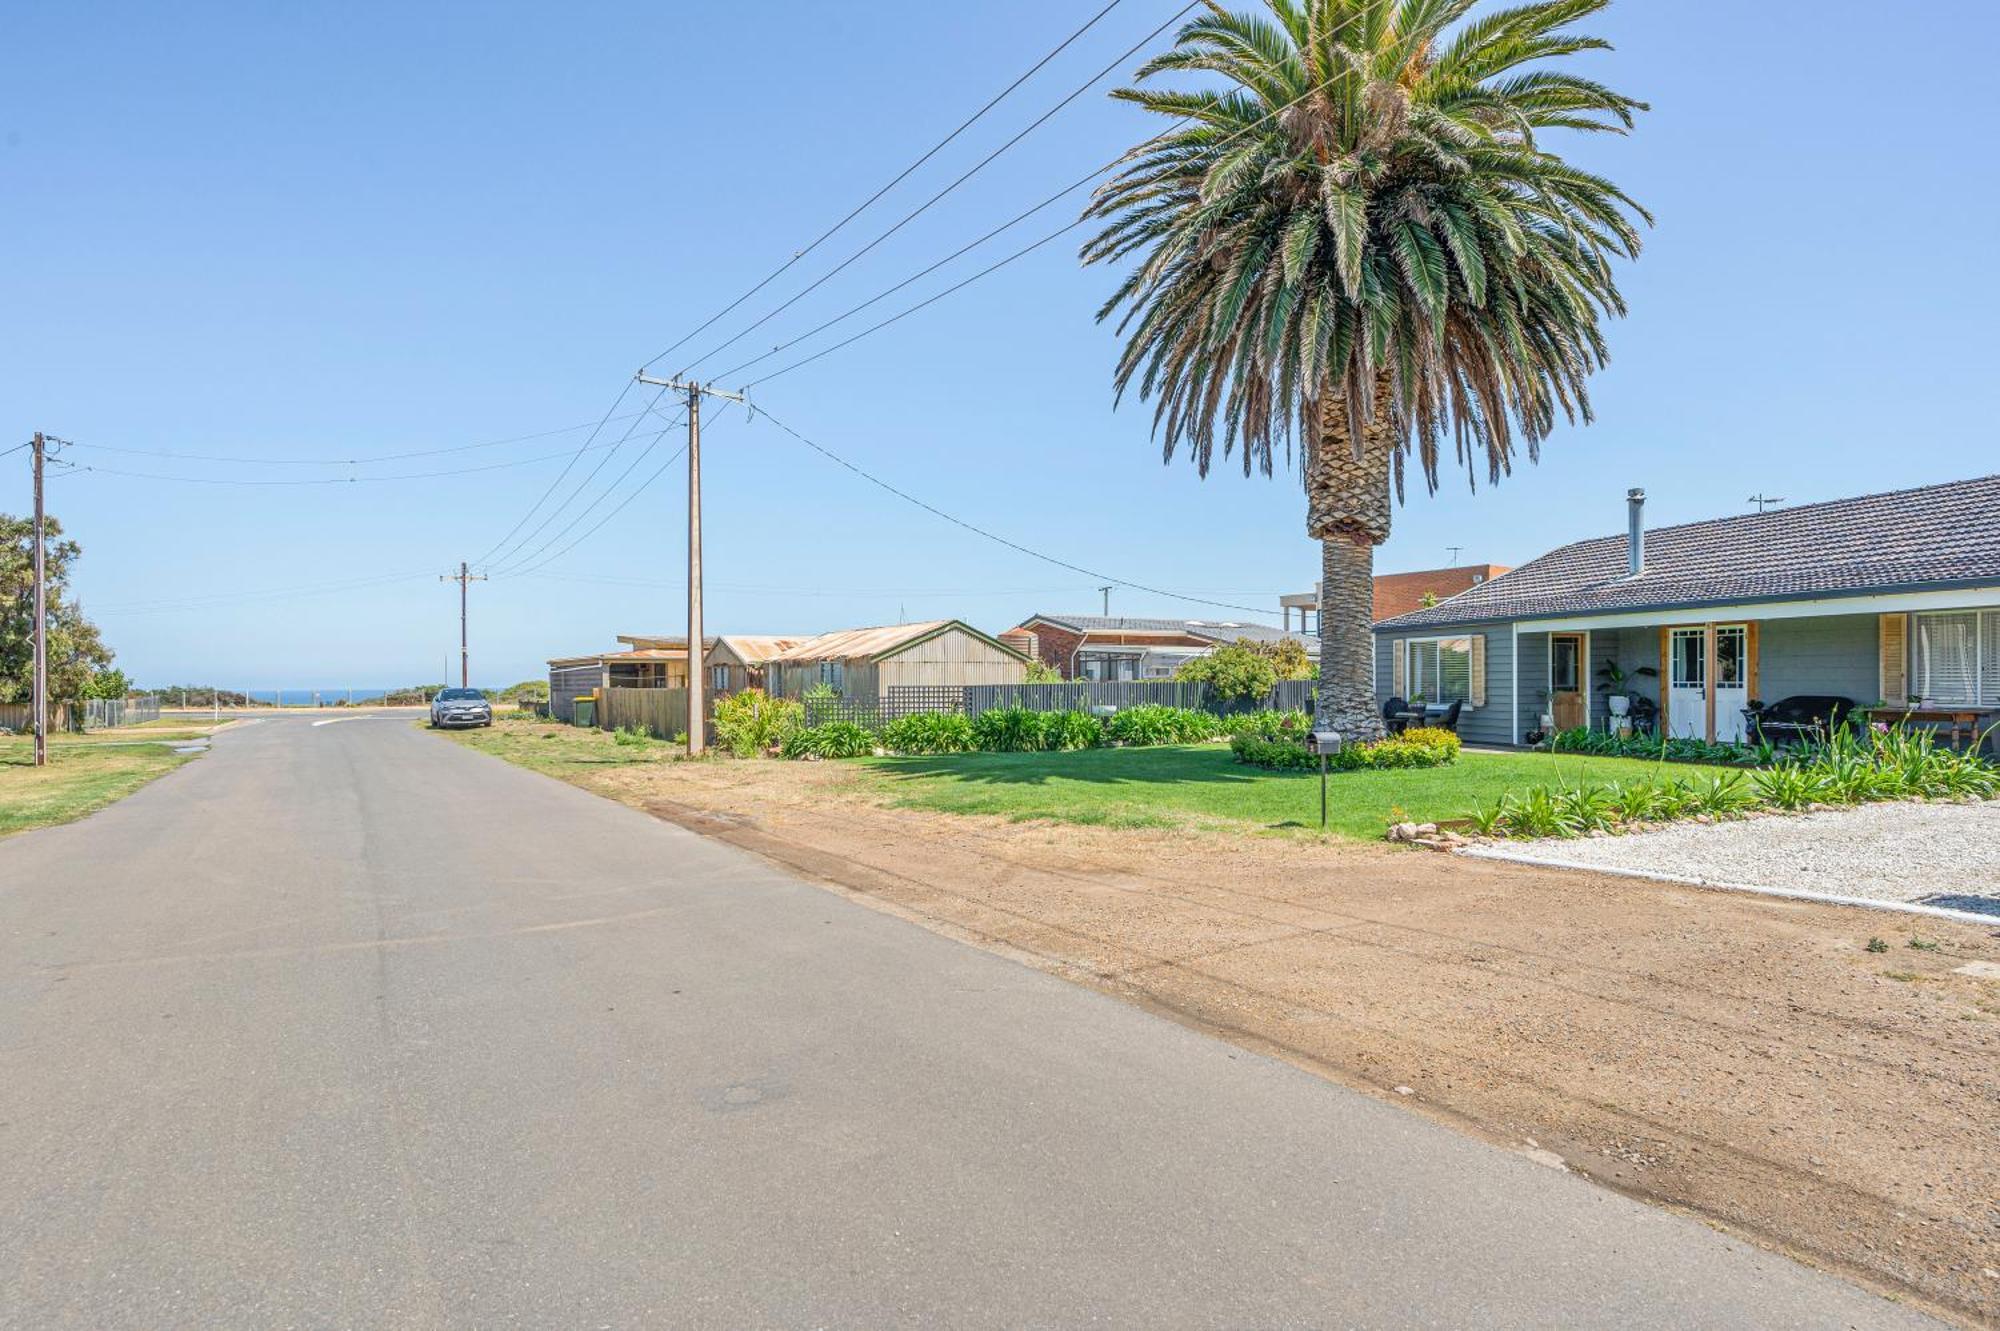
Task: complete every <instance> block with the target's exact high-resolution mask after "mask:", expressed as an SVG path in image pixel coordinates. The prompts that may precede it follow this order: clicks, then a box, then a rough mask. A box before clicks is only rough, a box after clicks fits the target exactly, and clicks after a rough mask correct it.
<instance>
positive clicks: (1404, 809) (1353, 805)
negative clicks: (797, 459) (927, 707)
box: [856, 744, 1722, 841]
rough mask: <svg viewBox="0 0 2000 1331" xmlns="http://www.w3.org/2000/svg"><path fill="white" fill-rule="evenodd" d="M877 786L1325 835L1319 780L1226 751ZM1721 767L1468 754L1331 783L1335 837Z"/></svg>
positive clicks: (1023, 805)
mask: <svg viewBox="0 0 2000 1331" xmlns="http://www.w3.org/2000/svg"><path fill="white" fill-rule="evenodd" d="M856 766H857V767H860V768H864V769H866V770H867V772H868V778H867V779H868V780H869V781H870V782H872V783H876V784H878V785H879V786H881V787H882V788H885V789H886V790H887V791H888V793H889V794H890V796H891V798H892V799H893V800H894V801H895V802H896V803H897V804H900V805H903V806H905V807H908V808H916V809H931V810H935V811H938V812H941V813H983V814H998V815H1001V816H1003V817H1008V818H1013V819H1016V820H1020V821H1025V820H1028V819H1033V818H1048V819H1053V820H1055V821H1058V822H1067V823H1091V824H1102V825H1108V826H1116V827H1179V826H1190V825H1211V826H1213V825H1225V826H1230V827H1233V828H1236V829H1238V830H1244V829H1249V828H1257V829H1264V830H1270V831H1293V830H1300V829H1303V830H1306V831H1317V829H1318V827H1319V774H1318V773H1317V772H1313V773H1309V774H1308V773H1294V772H1284V773H1279V772H1266V771H1263V770H1261V769H1259V768H1255V767H1245V766H1243V765H1242V764H1240V763H1238V762H1236V761H1235V759H1234V758H1233V757H1232V756H1231V755H1230V752H1229V750H1228V749H1227V748H1226V747H1222V746H1218V745H1212V744H1205V745H1193V746H1188V747H1174V748H1156V749H1092V750H1086V751H1084V752H1082V753H1020V754H1012V753H1009V754H966V755H963V756H954V757H941V758H872V759H860V760H857V762H856ZM1663 769H1664V771H1665V772H1666V773H1667V774H1670V775H1677V776H1681V775H1684V776H1690V777H1706V776H1708V775H1711V774H1713V773H1714V772H1717V771H1720V770H1722V769H1720V768H1708V767H1699V766H1695V765H1693V764H1688V763H1671V764H1664V765H1663V764H1659V763H1653V762H1644V761H1640V760H1637V759H1632V758H1591V757H1581V756H1577V755H1572V754H1546V753H1466V754H1464V755H1462V756H1461V757H1460V758H1459V760H1458V761H1457V762H1456V763H1455V764H1453V765H1452V766H1450V767H1439V768H1432V769H1429V770H1424V771H1396V772H1336V773H1333V774H1332V775H1331V776H1329V777H1328V778H1327V830H1328V831H1329V832H1332V833H1334V834H1336V835H1339V836H1343V837H1351V838H1355V839H1359V840H1369V841H1373V840H1379V839H1380V838H1381V836H1382V833H1383V831H1384V830H1385V829H1386V828H1387V826H1388V825H1389V824H1390V823H1391V822H1395V821H1399V820H1402V819H1405V818H1407V819H1410V820H1411V821H1414V822H1420V823H1421V822H1438V821H1442V820H1444V819H1450V818H1458V817H1462V816H1463V815H1464V814H1465V813H1466V811H1467V810H1470V809H1473V808H1476V807H1479V806H1482V805H1487V804H1491V803H1492V802H1493V801H1494V800H1496V799H1498V798H1499V797H1500V796H1501V795H1503V794H1505V793H1506V792H1508V791H1510V790H1525V789H1528V788H1529V787H1531V786H1535V785H1544V784H1549V783H1552V782H1572V783H1574V782H1598V783H1604V782H1612V781H1625V780H1631V779H1633V778H1635V777H1647V776H1653V775H1656V774H1658V773H1660V772H1661V771H1662V770H1663Z"/></svg>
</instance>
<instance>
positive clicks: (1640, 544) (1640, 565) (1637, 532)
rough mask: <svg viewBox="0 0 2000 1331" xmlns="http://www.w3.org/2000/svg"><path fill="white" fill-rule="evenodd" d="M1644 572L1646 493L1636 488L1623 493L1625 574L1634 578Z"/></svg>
mask: <svg viewBox="0 0 2000 1331" xmlns="http://www.w3.org/2000/svg"><path fill="white" fill-rule="evenodd" d="M1645 571H1646V492H1645V491H1644V490H1641V489H1639V488H1637V487H1636V486H1635V487H1634V488H1632V489H1630V490H1627V491H1626V492H1625V573H1626V576H1627V577H1632V578H1636V577H1638V576H1639V575H1640V574H1641V573H1644V572H1645Z"/></svg>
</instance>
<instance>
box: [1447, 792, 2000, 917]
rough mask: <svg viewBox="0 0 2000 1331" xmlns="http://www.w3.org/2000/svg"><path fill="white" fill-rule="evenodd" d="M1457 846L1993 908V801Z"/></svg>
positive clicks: (1997, 898) (1687, 877)
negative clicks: (1578, 837) (1628, 834)
mask: <svg viewBox="0 0 2000 1331" xmlns="http://www.w3.org/2000/svg"><path fill="white" fill-rule="evenodd" d="M1465 853H1466V854H1468V855H1481V856H1485V857H1488V858H1492V859H1508V860H1523V861H1527V862H1529V863H1534V864H1558V865H1565V866H1574V867H1577V868H1591V869H1605V870H1610V871H1614V872H1622V873H1636V874H1641V875H1645V876H1649V877H1660V878H1666V879H1671V880H1675V881H1682V882H1695V883H1703V884H1708V885H1711V886H1717V887H1755V888H1765V889H1772V890H1777V891H1784V892H1801V893H1815V894H1824V895H1827V896H1833V897H1847V898H1854V899H1860V900H1865V901H1876V902H1894V903H1900V904H1904V905H1921V906H1932V907H1940V908H1943V909H1946V910H1953V911H1970V912H1972V913H1974V914H1977V915H1986V916H1992V917H1995V918H2000V801H1994V802H1988V803H1984V804H1871V805H1866V806H1864V807H1862V808H1859V809H1844V810H1840V811H1838V812H1831V813H1809V814H1800V815H1797V816H1793V817H1768V818H1751V819H1747V820H1745V821H1743V822H1731V823H1716V824H1713V825H1707V824H1701V823H1678V824H1675V825H1674V826H1672V827H1667V828H1662V829H1660V830H1659V831H1654V832H1639V833H1634V834H1632V835H1630V836H1614V837H1595V838H1585V839H1582V840H1576V841H1519V842H1511V843H1507V844H1503V845H1484V846H1475V847H1472V848H1470V849H1468V850H1467V851H1466V852H1465Z"/></svg>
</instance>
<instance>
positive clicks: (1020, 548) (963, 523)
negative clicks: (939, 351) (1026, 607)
mask: <svg viewBox="0 0 2000 1331" xmlns="http://www.w3.org/2000/svg"><path fill="white" fill-rule="evenodd" d="M757 414H758V415H759V416H762V417H764V418H765V419H766V420H768V421H770V422H771V424H773V425H775V426H777V427H778V428H779V429H780V430H783V431H784V432H785V433H786V434H788V435H790V436H791V437H792V438H794V439H796V440H798V441H799V442H800V443H802V444H804V445H805V446H806V447H807V448H810V449H811V450H812V451H813V452H815V453H818V454H819V455H820V456H822V457H824V458H826V459H827V460H828V461H830V462H833V463H835V464H837V465H839V466H841V467H845V468H846V469H847V470H848V471H851V472H853V473H854V474H855V475H856V476H859V477H860V478H861V479H863V480H865V481H867V482H868V483H869V484H870V485H873V486H876V487H877V488H879V489H882V490H886V491H888V492H889V493H890V494H892V495H894V496H895V497H896V498H898V499H900V500H902V501H903V502H904V503H906V504H912V505H914V506H915V507H917V508H920V509H922V510H924V512H926V513H929V514H931V515H932V516H933V517H937V518H942V519H943V520H944V521H946V522H949V523H951V524H952V525H953V526H955V527H962V528H964V529H965V530H966V531H969V532H971V533H972V534H973V535H975V536H980V537H983V538H985V539H986V540H989V541H992V542H994V543H995V544H998V545H1003V546H1005V547H1007V548H1008V549H1009V550H1013V551H1016V552H1017V553H1019V554H1024V555H1027V556H1028V557H1029V558H1030V559H1039V560H1041V561H1042V562H1043V563H1045V564H1052V565H1054V566H1055V567H1057V568H1061V569H1067V570H1069V571H1070V572H1071V573H1081V574H1083V575H1084V576H1085V577H1090V578H1096V579H1098V580H1099V581H1100V582H1108V583H1110V584H1112V585H1113V586H1116V587H1128V588H1130V589H1131V590H1133V591H1137V592H1146V593H1148V594H1149V595H1153V596H1164V597H1167V598H1168V599H1170V600H1175V601H1185V602H1187V603H1188V604H1190V605H1207V606H1214V607H1216V608H1218V609H1222V610H1242V611H1246V612H1248V613H1250V614H1253V615H1262V614H1267V613H1269V612H1268V611H1267V610H1264V609H1262V608H1260V607H1257V606H1249V605H1237V604H1235V603H1233V602H1229V601H1216V600H1211V599H1209V598H1207V597H1202V596H1192V595H1189V594H1187V593H1184V592H1176V591H1170V590H1168V589H1167V588H1165V587H1153V586H1148V585H1147V584H1145V583H1143V582H1134V581H1132V580H1131V579H1130V578H1121V577H1118V576H1116V575H1115V574H1110V573H1106V572H1103V571H1102V570H1100V569H1093V568H1085V567H1084V566H1083V565H1081V564H1072V563H1070V562H1069V561H1068V560H1066V559H1058V558H1056V557H1055V556H1054V555H1047V554H1043V553H1042V552H1041V551H1039V550H1036V549H1034V548H1032V547H1030V546H1026V545H1022V544H1021V543H1020V542H1019V541H1015V540H1010V539H1008V538H1007V537H1005V536H1002V535H1000V534H999V533H998V532H994V531H989V530H987V529H986V528H984V527H982V526H980V525H978V524H977V523H974V522H969V521H967V520H966V519H964V518H961V517H959V516H957V515H956V514H953V513H947V512H946V511H945V510H943V509H941V508H939V507H938V506H937V505H935V504H932V503H928V502H926V501H925V500H922V499H919V498H917V497H916V496H915V495H913V494H911V493H909V492H908V491H906V490H902V489H899V488H897V487H896V486H894V485H892V484H890V483H889V482H888V481H885V480H883V479H882V478H881V477H879V476H877V475H875V474H874V473H873V472H870V471H868V470H867V469H865V468H863V467H861V466H859V465H857V464H855V463H853V462H850V461H848V460H847V459H846V458H844V457H842V456H841V455H840V454H838V453H836V452H834V451H833V450H832V449H830V448H827V447H826V446H825V445H823V444H819V443H816V442H814V441H813V440H811V439H808V438H807V437H806V436H805V435H803V434H801V433H799V432H798V431H797V430H795V429H793V428H792V427H791V426H789V425H787V424H785V422H784V421H782V420H780V419H779V418H778V417H776V416H774V415H772V414H771V412H770V411H769V410H768V409H767V408H766V407H764V406H763V405H762V404H759V405H758V407H757Z"/></svg>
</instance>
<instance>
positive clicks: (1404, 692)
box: [1389, 638, 1410, 698]
mask: <svg viewBox="0 0 2000 1331" xmlns="http://www.w3.org/2000/svg"><path fill="white" fill-rule="evenodd" d="M1409 647H1410V644H1409V642H1408V640H1406V639H1403V638H1398V639H1397V640H1396V641H1394V642H1392V643H1390V644H1389V694H1390V696H1391V697H1396V698H1407V697H1408V696H1409V692H1408V687H1409V686H1408V683H1407V681H1408V679H1409V671H1408V669H1407V668H1406V666H1405V664H1404V661H1405V658H1406V657H1408V655H1409Z"/></svg>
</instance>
